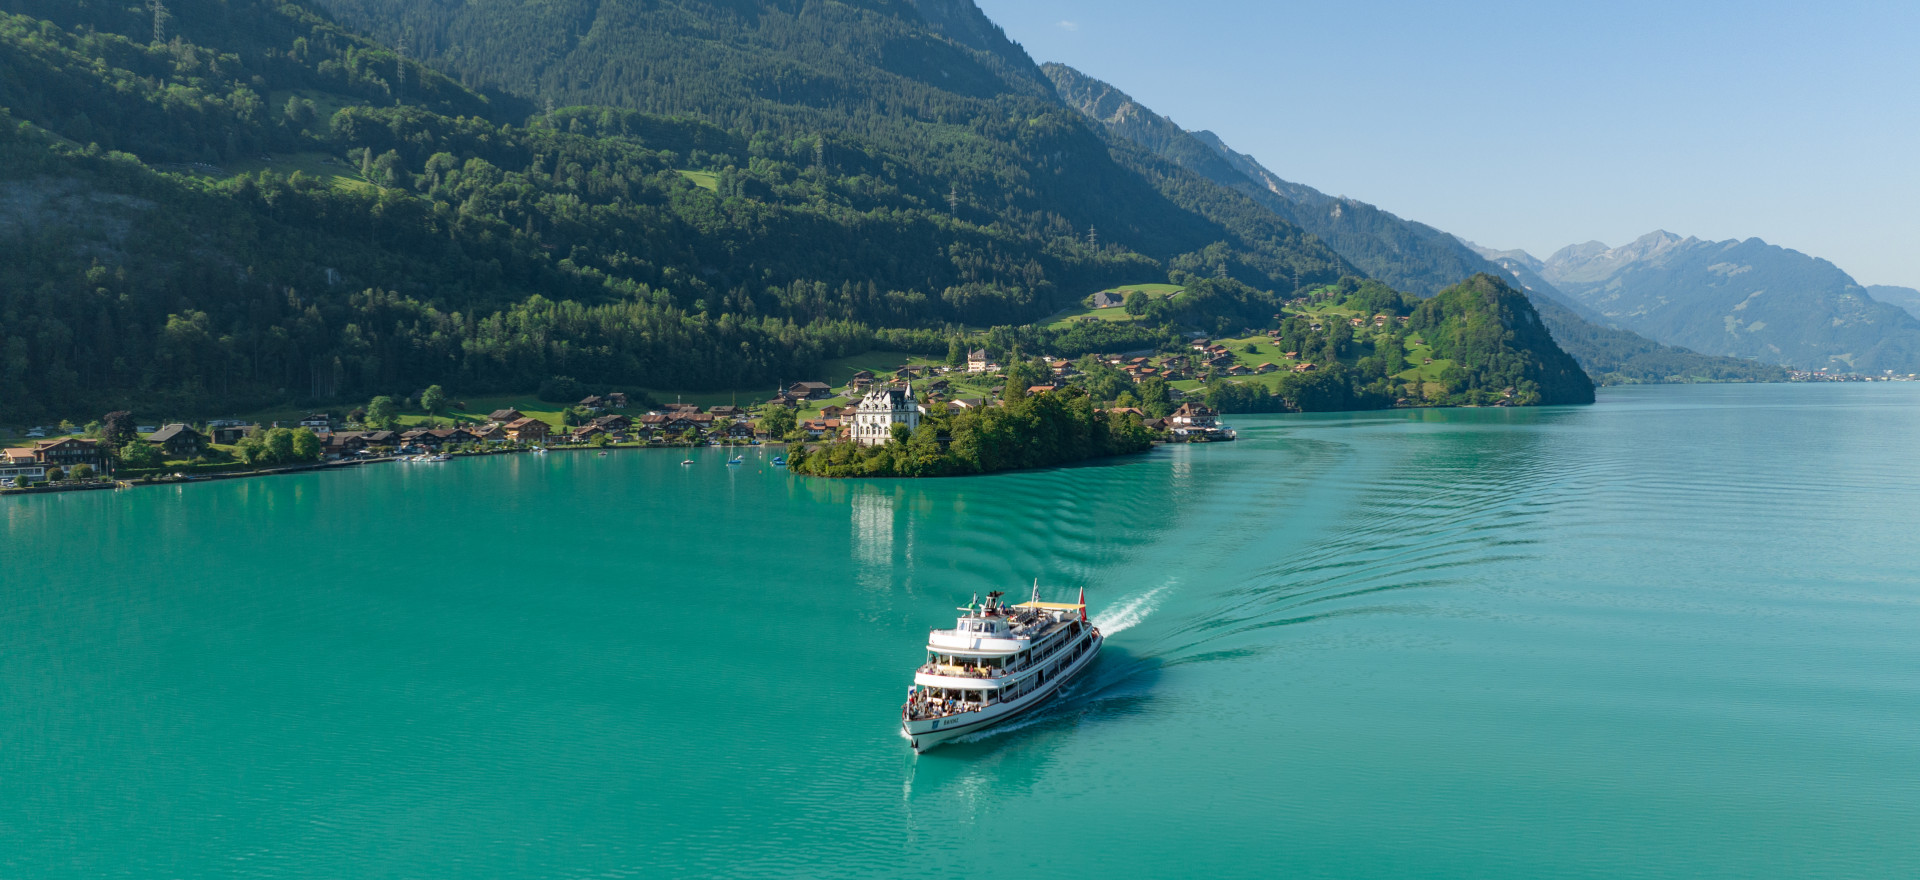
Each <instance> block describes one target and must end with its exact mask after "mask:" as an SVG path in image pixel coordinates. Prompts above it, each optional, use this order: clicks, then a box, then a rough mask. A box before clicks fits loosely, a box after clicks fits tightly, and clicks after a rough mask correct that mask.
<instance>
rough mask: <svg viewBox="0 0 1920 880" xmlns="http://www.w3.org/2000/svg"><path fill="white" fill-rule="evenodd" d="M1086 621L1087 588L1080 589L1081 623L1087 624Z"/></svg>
mask: <svg viewBox="0 0 1920 880" xmlns="http://www.w3.org/2000/svg"><path fill="white" fill-rule="evenodd" d="M1086 620H1087V588H1086V587H1081V588H1080V622H1082V623H1085V622H1086Z"/></svg>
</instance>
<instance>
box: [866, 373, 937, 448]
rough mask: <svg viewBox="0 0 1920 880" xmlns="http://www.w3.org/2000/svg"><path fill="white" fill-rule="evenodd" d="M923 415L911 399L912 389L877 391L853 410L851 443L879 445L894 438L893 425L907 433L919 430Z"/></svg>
mask: <svg viewBox="0 0 1920 880" xmlns="http://www.w3.org/2000/svg"><path fill="white" fill-rule="evenodd" d="M922 412H925V410H924V409H922V408H921V406H920V404H919V403H918V402H916V401H915V400H914V399H913V386H912V385H908V386H907V387H905V388H876V389H874V390H873V391H869V392H867V396H865V397H862V398H860V404H859V405H858V406H856V407H854V409H853V427H852V432H853V441H854V442H855V443H858V444H860V445H861V446H879V445H882V444H884V443H886V442H887V441H888V440H892V439H893V426H894V425H906V426H907V430H909V431H911V430H913V429H914V428H918V427H920V414H921V413H922Z"/></svg>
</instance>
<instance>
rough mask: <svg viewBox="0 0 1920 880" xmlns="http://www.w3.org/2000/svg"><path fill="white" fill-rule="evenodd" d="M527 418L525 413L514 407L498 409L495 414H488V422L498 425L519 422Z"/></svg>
mask: <svg viewBox="0 0 1920 880" xmlns="http://www.w3.org/2000/svg"><path fill="white" fill-rule="evenodd" d="M526 417H527V416H526V413H523V412H521V411H519V410H517V409H514V408H512V407H508V408H506V409H496V410H494V411H493V412H490V413H487V421H489V422H494V423H497V424H502V425H504V424H506V423H508V422H517V421H519V420H521V419H524V418H526Z"/></svg>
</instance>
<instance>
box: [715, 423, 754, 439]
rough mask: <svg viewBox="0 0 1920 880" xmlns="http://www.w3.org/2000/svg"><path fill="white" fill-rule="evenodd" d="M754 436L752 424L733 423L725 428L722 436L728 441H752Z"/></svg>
mask: <svg viewBox="0 0 1920 880" xmlns="http://www.w3.org/2000/svg"><path fill="white" fill-rule="evenodd" d="M753 435H754V429H753V423H752V422H734V423H733V424H730V425H728V426H727V429H726V430H725V431H724V432H722V436H724V437H726V438H727V439H728V440H752V439H753Z"/></svg>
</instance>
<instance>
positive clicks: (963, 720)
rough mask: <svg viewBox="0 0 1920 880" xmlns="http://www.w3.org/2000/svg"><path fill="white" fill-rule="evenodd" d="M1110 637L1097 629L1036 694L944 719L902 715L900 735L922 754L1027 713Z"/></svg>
mask: <svg viewBox="0 0 1920 880" xmlns="http://www.w3.org/2000/svg"><path fill="white" fill-rule="evenodd" d="M1106 640H1107V638H1106V636H1104V635H1102V634H1101V633H1100V631H1099V630H1098V629H1095V630H1094V631H1093V636H1092V640H1091V641H1090V642H1089V644H1088V645H1087V650H1086V651H1085V652H1083V653H1082V654H1081V655H1080V656H1078V657H1075V658H1074V659H1073V662H1072V663H1070V664H1068V665H1067V667H1066V668H1065V669H1062V670H1061V671H1060V672H1059V674H1057V675H1055V676H1054V677H1053V679H1052V680H1051V681H1048V682H1047V683H1046V684H1045V685H1042V686H1041V687H1040V688H1039V689H1038V690H1035V691H1034V692H1033V693H1030V694H1026V695H1023V696H1021V697H1019V698H1017V699H1013V700H1008V701H1006V702H1004V703H995V704H993V705H991V706H988V707H987V708H985V709H981V710H979V711H976V712H961V713H959V714H957V715H948V716H946V717H943V718H926V719H920V720H909V719H906V718H902V719H901V721H900V736H901V737H903V738H905V739H906V740H907V742H908V743H910V744H912V746H913V750H914V752H915V753H919V752H924V751H926V750H928V749H930V748H933V747H934V746H937V745H939V744H941V743H943V742H946V741H948V740H951V739H956V738H959V737H963V736H967V735H969V734H974V733H979V732H980V731H983V730H986V729H988V728H990V727H992V726H994V725H995V724H999V723H1000V722H1002V721H1006V720H1007V719H1009V718H1012V717H1014V716H1016V715H1020V714H1023V713H1025V712H1027V711H1028V710H1031V709H1033V708H1035V707H1037V706H1040V705H1041V704H1043V703H1045V702H1047V701H1048V700H1049V699H1052V698H1053V695H1054V694H1056V693H1059V691H1060V688H1062V687H1065V686H1066V684H1067V682H1069V681H1072V680H1073V679H1074V677H1075V676H1077V675H1079V674H1080V672H1081V671H1082V670H1084V669H1086V668H1087V664H1089V663H1092V662H1093V658H1095V657H1097V656H1099V654H1100V646H1101V645H1102V644H1104V643H1105V642H1106Z"/></svg>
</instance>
